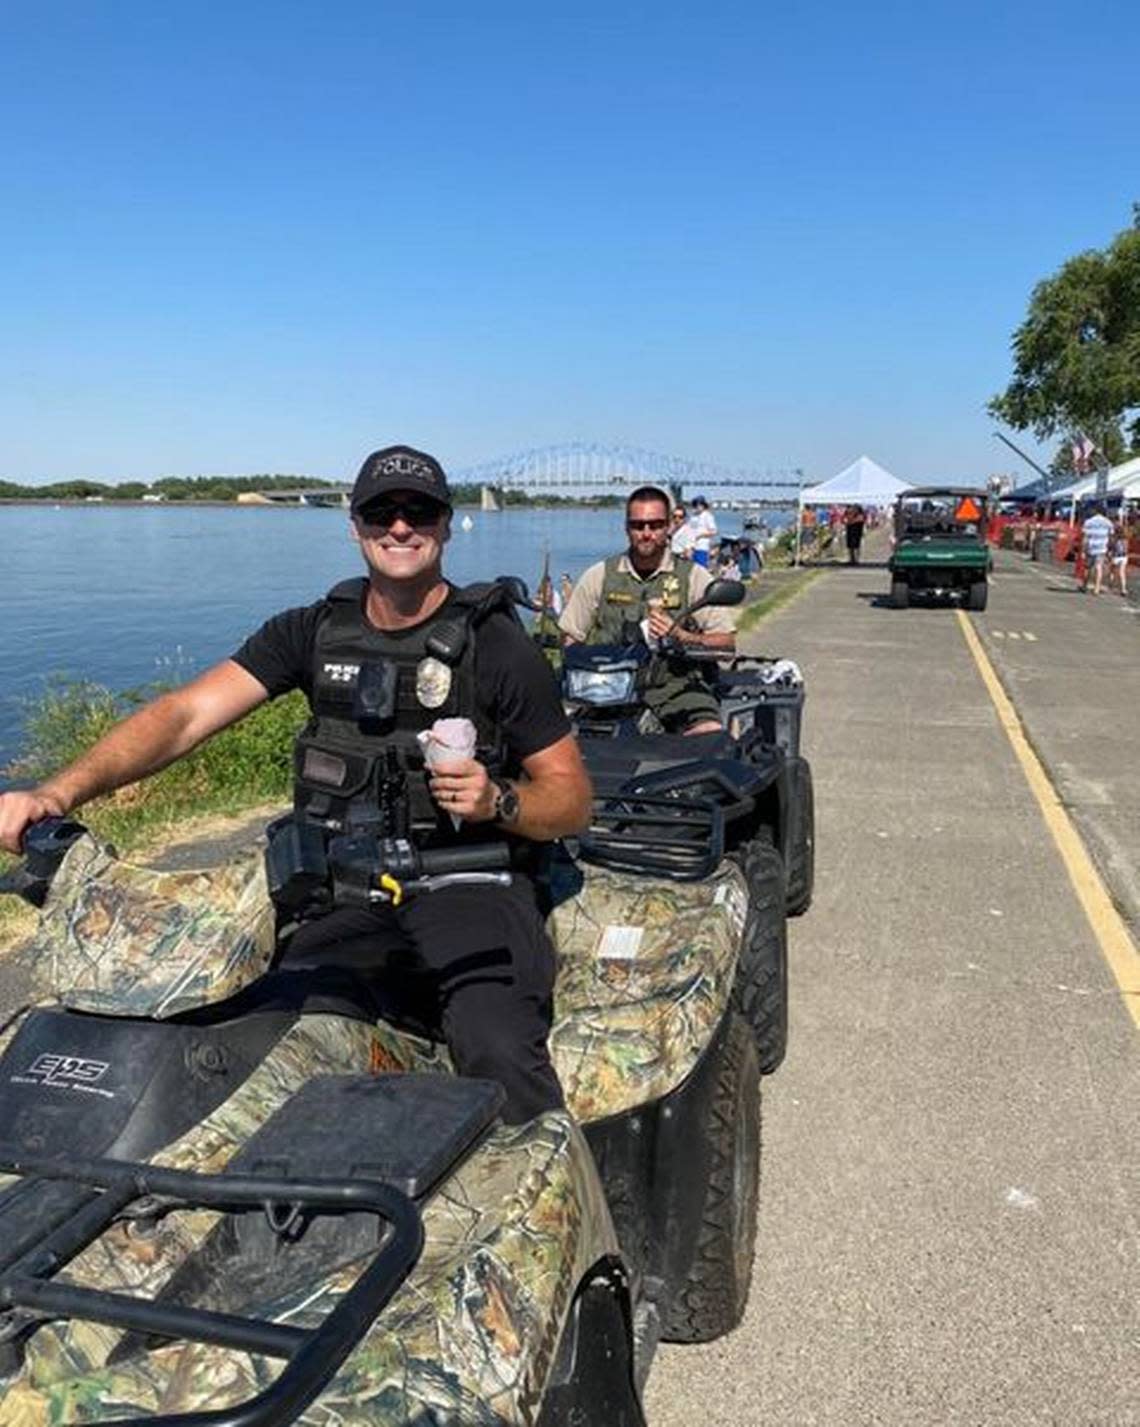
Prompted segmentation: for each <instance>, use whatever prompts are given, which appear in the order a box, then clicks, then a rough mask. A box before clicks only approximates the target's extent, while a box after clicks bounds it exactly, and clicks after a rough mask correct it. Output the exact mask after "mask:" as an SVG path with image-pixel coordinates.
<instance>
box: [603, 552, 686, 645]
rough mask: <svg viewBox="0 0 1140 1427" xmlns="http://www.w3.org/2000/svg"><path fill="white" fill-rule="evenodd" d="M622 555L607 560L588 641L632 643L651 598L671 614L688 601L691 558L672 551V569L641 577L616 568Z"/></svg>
mask: <svg viewBox="0 0 1140 1427" xmlns="http://www.w3.org/2000/svg"><path fill="white" fill-rule="evenodd" d="M624 558H625V557H624V556H622V555H611V556H610V558H609V559H608V560H607V561H606V566H605V576H604V578H603V580H602V594H601V598H600V599H599V600H598V608H597V612H596V613H595V615H594V621H593V623H592V624H591V625H590V628H589V630H588V631H587V634H586V643H587V644H632V643H633V642H634V641H635V640H636V639H637V638H638V637H639V636H638V630H637V626H638V625H639V624H640V623H641V621H642V620H643V619H645V618H647V616H648V613H649V609H648V605H649V601H650V600H660V601H661V605H662V608H663V609H665V610H666V611H667V612H668V613H670V614H677V613H678V612H679V611H680V610H682V609H683V608H684V607H685V605H687V604H688V603H689V577H690V576H691V575H692V573H693V562H692V561H691V560H683V559H679V558H678V557H677V556H676V555H675V556H674V557H673V567H672V569H669V570H661V569H658V570H656V571H655V572H654V573H653V574H652V575H646V577H645V578H644V579H642V578H641V577H640V576H638V575H635V574H634V573H633V571H632V570H620V569H618V565H619V564H620V562H621V561H622V560H623V559H624Z"/></svg>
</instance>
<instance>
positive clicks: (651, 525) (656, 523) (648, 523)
mask: <svg viewBox="0 0 1140 1427" xmlns="http://www.w3.org/2000/svg"><path fill="white" fill-rule="evenodd" d="M625 524H626V529H627V530H664V529H665V527H666V526H667V525H668V524H669V522H668V521H667V520H627V521H626V523H625Z"/></svg>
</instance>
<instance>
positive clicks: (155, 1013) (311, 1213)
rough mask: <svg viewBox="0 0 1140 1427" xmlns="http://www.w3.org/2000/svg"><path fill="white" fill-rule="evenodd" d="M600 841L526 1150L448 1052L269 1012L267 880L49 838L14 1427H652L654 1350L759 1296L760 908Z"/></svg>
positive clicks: (4, 1354)
mask: <svg viewBox="0 0 1140 1427" xmlns="http://www.w3.org/2000/svg"><path fill="white" fill-rule="evenodd" d="M666 821H668V820H666ZM589 842H590V839H585V840H584V843H583V848H582V849H581V851H582V856H581V857H580V858H579V860H578V861H573V860H571V859H570V857H569V856H567V855H561V856H560V857H559V858H558V859H556V862H555V865H554V866H553V867H552V869H551V872H550V877H549V886H550V896H551V903H552V909H551V912H550V917H549V926H550V930H551V934H552V936H553V939H554V941H555V944H556V947H557V950H558V954H559V959H560V973H559V979H558V985H557V991H556V1002H555V1025H554V1029H553V1033H552V1037H551V1045H552V1051H553V1057H554V1061H555V1064H556V1066H557V1068H558V1072H559V1075H560V1077H561V1080H562V1084H563V1086H564V1088H565V1091H566V1097H567V1104H568V1112H557V1113H553V1112H552V1113H548V1114H545V1115H542V1116H540V1117H539V1118H537V1119H536V1120H534V1121H532V1122H530V1123H529V1124H526V1125H523V1126H511V1127H507V1126H504V1125H503V1124H502V1123H501V1122H500V1121H499V1119H498V1110H499V1106H500V1103H501V1091H500V1090H499V1088H498V1087H497V1086H495V1085H493V1084H490V1083H488V1082H482V1081H474V1080H464V1079H460V1078H458V1077H456V1076H454V1075H452V1074H451V1073H450V1067H449V1065H448V1062H447V1058H446V1055H445V1054H444V1052H443V1051H442V1049H441V1048H440V1047H439V1046H437V1045H434V1044H431V1043H429V1042H427V1041H424V1040H421V1039H418V1038H417V1037H415V1036H412V1035H409V1034H407V1033H405V1032H402V1031H400V1030H398V1029H397V1028H395V1027H393V1026H390V1025H388V1024H385V1023H383V1022H380V1023H378V1022H375V1021H369V1020H364V1019H354V1018H352V1017H350V1016H346V1015H334V1014H329V1013H328V1012H326V1011H322V1010H320V1009H315V1008H313V1007H310V1006H308V1005H307V1004H306V1003H305V1001H304V998H303V996H302V997H301V998H300V999H297V998H296V997H294V998H292V999H290V997H287V996H282V995H280V994H277V995H275V994H273V992H274V988H275V973H274V970H273V962H274V956H275V913H274V907H273V905H272V902H271V900H270V897H269V895H268V886H267V881H266V871H265V864H264V862H263V861H262V859H261V858H260V856H259V855H258V854H256V853H255V852H252V851H251V852H250V853H249V854H248V855H246V856H243V857H242V858H240V859H238V860H237V861H235V862H233V863H231V864H229V865H227V866H225V867H222V868H219V869H214V870H212V871H205V872H200V873H187V872H158V871H154V870H152V869H147V868H142V867H136V866H132V865H130V864H128V863H126V862H123V861H121V860H119V859H118V858H117V857H116V856H115V855H114V854H113V853H112V852H111V851H110V850H109V849H108V848H106V847H103V846H101V845H100V844H99V843H98V842H97V841H96V840H95V839H94V838H93V837H91V836H90V835H89V834H87V833H85V832H84V830H83V829H82V828H80V827H79V826H78V825H76V824H57V825H49V824H41V825H40V827H39V828H37V829H33V830H31V831H30V832H29V834H28V836H27V838H26V849H27V853H28V856H27V861H26V863H25V866H24V868H23V870H22V871H21V872H20V873H19V874H18V876H17V877H16V878H15V879H14V880H15V881H16V882H18V884H19V886H18V890H22V891H23V893H24V895H26V896H27V897H28V898H29V900H33V901H35V902H37V903H41V904H42V910H41V919H40V927H39V931H38V933H37V937H36V944H35V947H34V962H35V971H36V975H37V977H38V988H37V991H38V998H39V1001H40V1004H39V1005H37V1006H36V1007H35V1008H34V1009H31V1010H27V1009H25V1010H24V1011H23V1012H21V1013H19V1014H18V1015H17V1016H16V1017H14V1018H13V1020H12V1022H11V1023H10V1024H9V1025H8V1026H7V1027H5V1029H4V1033H3V1036H2V1037H0V1041H2V1046H0V1048H2V1056H0V1127H2V1130H0V1136H2V1142H0V1244H2V1245H3V1247H2V1248H0V1427H2V1425H3V1424H7V1427H15V1424H17V1423H18V1424H21V1427H38V1424H45V1427H46V1424H48V1423H50V1424H53V1427H54V1424H67V1423H93V1422H99V1423H103V1424H107V1423H112V1424H125V1423H127V1422H131V1423H138V1422H140V1421H141V1422H162V1423H167V1424H179V1427H207V1424H235V1425H236V1424H243V1425H244V1427H248V1424H271V1423H272V1424H281V1423H289V1422H302V1423H306V1424H313V1427H316V1424H322V1427H332V1424H334V1423H335V1424H345V1423H352V1424H369V1427H381V1424H383V1427H395V1424H405V1425H406V1424H416V1427H428V1424H441V1423H448V1424H465V1425H469V1424H476V1425H477V1424H487V1427H491V1424H508V1423H509V1424H528V1427H534V1424H538V1427H562V1424H570V1423H584V1422H590V1423H594V1422H596V1423H607V1424H616V1427H636V1424H641V1423H643V1421H644V1419H643V1415H642V1411H641V1407H640V1392H641V1387H642V1385H643V1383H644V1380H645V1376H646V1374H647V1372H648V1368H649V1363H650V1361H651V1358H652V1353H653V1349H654V1347H655V1345H656V1342H657V1340H658V1339H659V1338H660V1337H664V1338H667V1339H671V1340H674V1341H679V1342H691V1341H698V1340H703V1339H709V1338H713V1337H716V1336H717V1335H719V1334H722V1333H724V1332H726V1331H728V1330H729V1329H730V1328H732V1327H733V1326H734V1325H736V1324H737V1323H738V1322H739V1321H740V1318H741V1316H742V1314H743V1311H744V1306H745V1301H746V1298H747V1294H748V1287H749V1281H750V1276H751V1269H752V1261H753V1251H754V1237H755V1228H756V1205H757V1191H758V1178H759V1152H760V1089H759V1086H760V1082H759V1067H758V1063H757V1056H756V1047H755V1043H754V1039H753V1037H752V1035H751V1034H750V1031H749V1028H748V1026H747V1024H746V1022H745V1021H744V1019H743V1018H742V1016H741V1014H740V1013H739V1011H737V1010H736V1009H734V1007H733V1006H732V1004H731V997H732V988H733V985H734V982H735V978H736V974H737V967H738V963H739V961H740V958H741V953H742V947H743V944H744V939H745V937H746V935H747V922H748V916H749V913H748V902H749V887H748V881H747V878H746V875H745V871H744V870H743V869H742V867H741V866H740V865H739V864H738V863H737V862H736V861H734V860H732V859H727V858H726V859H722V860H720V861H719V862H718V863H717V865H715V866H714V867H711V868H710V870H709V871H708V873H707V875H705V876H702V877H701V878H699V879H697V880H679V879H678V878H677V877H675V876H671V875H667V874H665V873H662V872H661V871H660V870H657V869H654V868H652V867H646V868H643V869H642V871H641V873H640V875H639V876H638V877H637V878H636V879H632V878H631V877H630V874H629V873H628V871H625V870H619V869H617V868H616V867H615V866H614V865H612V863H611V864H610V865H607V857H610V856H611V854H613V853H614V852H615V848H614V846H612V845H611V842H612V834H611V832H610V831H609V830H607V829H606V828H605V827H602V828H601V829H600V830H599V831H598V833H597V834H596V837H595V838H594V843H595V844H596V845H593V846H592V848H591V847H590V846H587V845H586V844H587V843H589ZM464 852H465V854H466V855H467V856H468V857H469V856H470V849H464ZM443 855H444V854H440V856H443ZM617 855H618V861H621V862H628V860H629V855H630V854H629V850H628V849H627V848H624V847H623V848H621V849H620V850H618V852H617ZM424 856H425V858H426V856H427V854H425V855H424ZM447 875H449V874H448V871H447V868H446V866H445V865H444V864H443V863H439V864H438V865H435V866H434V867H428V866H427V865H426V862H425V864H424V865H423V866H421V867H420V868H419V869H418V873H417V876H418V881H414V879H413V880H409V881H408V883H407V886H406V890H407V891H409V892H412V891H414V890H415V888H416V886H418V887H420V888H426V887H427V886H429V885H431V882H432V878H435V879H436V882H437V883H438V882H439V881H442V880H443V879H444V878H446V876H447ZM466 875H471V874H470V872H469V871H468V872H467V873H466ZM385 876H389V874H387V873H381V874H380V875H379V876H377V878H376V880H375V882H374V884H373V885H374V887H376V888H379V886H380V883H381V880H382V878H383V877H385ZM384 885H385V886H388V887H390V886H391V880H390V878H389V881H388V882H386V883H385V884H384ZM377 895H382V894H380V893H379V892H378V893H377Z"/></svg>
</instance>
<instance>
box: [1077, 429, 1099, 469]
mask: <svg viewBox="0 0 1140 1427" xmlns="http://www.w3.org/2000/svg"><path fill="white" fill-rule="evenodd" d="M1071 449H1072V452H1073V466H1074V467H1075V469H1076V471H1077V474H1078V475H1081V476H1083V475H1086V474H1087V473H1088V469H1089V462H1090V461H1091V460H1092V455H1093V452H1094V451H1095V450H1096V447H1095V446H1094V445H1093V443H1092V442H1091V441H1090V440H1089V438H1088V437H1087V436H1086V435H1084V433H1083V432H1082V433H1081V435H1079V436H1078V437H1077V439H1076V440H1075V441H1074V442H1073V445H1072V448H1071Z"/></svg>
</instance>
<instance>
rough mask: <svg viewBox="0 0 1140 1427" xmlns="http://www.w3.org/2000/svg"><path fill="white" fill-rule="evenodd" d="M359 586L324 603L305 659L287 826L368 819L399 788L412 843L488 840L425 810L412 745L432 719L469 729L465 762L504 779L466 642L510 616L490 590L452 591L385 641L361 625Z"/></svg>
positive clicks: (497, 589) (508, 606) (419, 760)
mask: <svg viewBox="0 0 1140 1427" xmlns="http://www.w3.org/2000/svg"><path fill="white" fill-rule="evenodd" d="M367 584H368V582H367V580H366V579H363V578H361V579H353V580H344V581H342V582H341V583H340V584H339V585H336V586H335V587H334V588H333V589H332V590H330V591H329V593H328V595H327V596H326V597H325V598H326V602H327V604H328V612H327V614H326V615H325V616H324V617H323V618H322V620H321V622H320V624H319V626H318V629H317V636H316V641H315V646H314V651H313V669H312V694H311V696H310V704H311V709H312V716H311V718H310V719H309V722H308V723H307V724H306V725H305V727H304V728H303V729H302V731H301V733H300V735H299V736H298V738H297V743H296V748H295V753H294V792H293V806H294V811H295V812H296V815H297V816H298V817H299V818H302V819H304V820H305V821H307V822H317V823H320V824H321V825H322V826H325V827H328V828H330V829H332V830H334V831H338V830H340V829H341V828H343V826H344V823H345V820H346V818H347V817H348V814H349V812H350V811H352V812H354V813H355V812H361V813H372V812H374V811H376V810H377V809H378V808H379V807H380V806H381V805H382V803H383V801H384V799H385V796H386V795H390V794H391V793H392V792H393V789H394V788H395V787H396V786H397V785H399V784H403V785H404V787H405V789H406V794H407V801H406V808H407V812H408V817H409V826H408V827H407V828H399V829H397V828H392V829H390V831H392V832H393V833H397V834H403V833H404V832H410V833H411V835H412V836H413V837H414V838H415V840H416V841H417V842H418V843H421V844H425V843H430V844H432V845H438V844H439V843H443V842H472V841H474V842H479V841H484V840H485V839H487V838H488V837H498V836H500V835H501V834H499V833H498V832H496V831H495V829H494V825H493V824H491V823H477V824H472V825H471V826H470V827H468V826H461V827H460V829H459V831H458V832H456V831H455V829H454V828H453V826H452V823H451V819H450V817H449V816H448V815H447V814H445V813H443V812H442V810H441V809H440V808H439V807H438V806H437V804H436V803H435V801H434V800H433V799H432V797H431V795H430V793H429V791H428V786H427V778H426V775H425V771H424V759H423V754H422V751H421V748H420V745H419V743H418V742H417V740H416V734H417V733H419V732H420V731H421V730H424V729H428V728H430V727H431V725H432V724H433V723H434V722H435V720H436V719H437V718H469V719H470V720H471V721H472V723H474V724H475V728H476V733H477V749H476V757H477V758H478V759H479V760H480V762H482V763H484V764H486V765H487V767H488V768H489V769H490V771H491V772H492V773H493V774H506V775H511V774H515V773H517V771H518V770H517V769H514V768H511V767H508V766H505V761H504V760H505V752H504V749H503V748H502V746H501V739H500V737H499V734H498V731H497V729H496V728H495V727H494V725H492V724H491V723H490V722H489V720H488V719H487V718H486V716H485V715H483V714H482V713H481V712H480V710H479V707H478V705H477V703H476V699H475V661H476V644H477V638H476V630H477V628H478V626H479V624H480V623H481V622H482V620H483V619H485V618H486V616H487V615H488V614H490V613H492V611H494V610H505V611H508V612H510V613H511V614H512V615H513V608H514V607H513V605H512V603H511V601H510V598H509V596H508V595H507V593H506V591H505V590H504V589H503V588H502V587H501V586H500V585H498V584H482V585H471V586H469V587H468V588H467V589H463V590H453V591H452V592H451V594H450V595H449V597H448V598H447V600H446V601H445V602H444V603H443V604H442V605H441V606H440V608H439V610H438V611H437V612H436V614H435V615H434V616H433V617H432V618H430V619H428V620H425V622H424V623H423V624H422V625H418V626H416V627H415V628H414V629H412V630H410V631H409V632H408V633H406V634H403V635H402V636H400V637H397V636H395V635H393V634H391V633H388V632H385V631H384V630H380V629H375V628H373V627H372V625H370V624H369V623H368V621H367V620H366V618H365V616H364V598H365V594H366V592H367Z"/></svg>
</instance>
